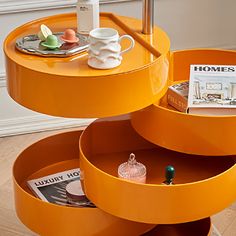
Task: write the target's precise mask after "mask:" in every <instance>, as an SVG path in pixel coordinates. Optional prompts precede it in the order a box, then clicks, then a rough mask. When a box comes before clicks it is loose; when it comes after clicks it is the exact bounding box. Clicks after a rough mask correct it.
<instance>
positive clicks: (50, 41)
mask: <svg viewBox="0 0 236 236" xmlns="http://www.w3.org/2000/svg"><path fill="white" fill-rule="evenodd" d="M41 45H43V46H44V47H47V48H50V49H54V48H59V47H60V46H61V44H60V43H59V42H58V39H57V36H55V35H53V34H52V35H48V37H47V38H46V41H45V42H42V43H41Z"/></svg>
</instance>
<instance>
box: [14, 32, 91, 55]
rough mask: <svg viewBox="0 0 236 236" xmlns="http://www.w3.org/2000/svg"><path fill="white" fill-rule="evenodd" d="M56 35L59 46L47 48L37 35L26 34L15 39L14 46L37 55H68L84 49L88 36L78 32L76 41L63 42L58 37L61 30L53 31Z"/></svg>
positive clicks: (86, 46) (61, 33)
mask: <svg viewBox="0 0 236 236" xmlns="http://www.w3.org/2000/svg"><path fill="white" fill-rule="evenodd" d="M54 35H55V36H57V38H58V41H59V42H60V43H62V45H61V47H60V48H56V49H48V48H46V47H44V46H42V45H41V42H42V41H41V40H40V39H39V37H38V35H36V34H32V35H27V36H24V37H22V38H18V39H17V40H16V48H17V49H18V50H20V51H21V52H24V53H27V54H33V55H38V56H42V57H69V56H72V55H75V54H77V53H81V52H84V51H86V49H87V48H88V44H89V43H88V37H87V36H84V35H80V34H78V33H77V34H76V36H77V37H79V42H78V43H65V42H63V41H62V40H61V39H60V36H61V35H63V32H58V33H54Z"/></svg>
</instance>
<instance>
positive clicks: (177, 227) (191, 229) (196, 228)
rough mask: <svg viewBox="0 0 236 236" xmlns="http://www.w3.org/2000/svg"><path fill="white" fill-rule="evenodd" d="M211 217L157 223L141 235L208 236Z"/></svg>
mask: <svg viewBox="0 0 236 236" xmlns="http://www.w3.org/2000/svg"><path fill="white" fill-rule="evenodd" d="M210 235H211V219H210V218H206V219H202V220H198V221H193V222H189V223H182V224H174V225H157V226H156V227H155V228H154V229H152V230H151V231H150V232H148V233H145V234H143V235H142V236H210Z"/></svg>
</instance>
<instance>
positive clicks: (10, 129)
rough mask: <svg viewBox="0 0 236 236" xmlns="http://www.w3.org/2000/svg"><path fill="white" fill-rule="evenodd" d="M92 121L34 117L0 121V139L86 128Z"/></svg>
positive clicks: (42, 116)
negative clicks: (49, 131) (80, 127)
mask: <svg viewBox="0 0 236 236" xmlns="http://www.w3.org/2000/svg"><path fill="white" fill-rule="evenodd" d="M93 120H94V119H64V118H58V117H48V116H44V115H34V116H25V117H17V118H12V119H6V120H0V137H5V136H12V135H19V134H26V133H33V132H39V131H47V130H56V129H62V128H72V127H79V126H87V125H88V124H90V123H91V122H92V121H93Z"/></svg>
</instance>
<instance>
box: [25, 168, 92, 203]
mask: <svg viewBox="0 0 236 236" xmlns="http://www.w3.org/2000/svg"><path fill="white" fill-rule="evenodd" d="M78 180H80V169H79V168H76V169H70V170H67V171H63V172H59V173H55V174H52V175H47V176H44V177H41V178H38V179H32V180H29V181H27V184H28V187H29V188H30V189H31V191H32V192H33V193H34V194H35V196H36V197H38V198H40V199H42V200H43V201H46V202H50V203H55V204H58V205H63V206H76V207H95V205H94V204H93V203H92V202H91V201H89V199H88V198H87V197H86V196H85V194H84V193H83V190H82V187H81V184H80V181H78ZM72 182H76V183H77V186H76V187H77V188H78V190H79V192H80V199H82V200H81V201H78V200H77V201H71V198H68V192H67V191H66V187H67V186H68V185H69V184H71V183H72ZM81 193H82V195H83V198H81V196H82V195H81ZM69 196H70V194H69Z"/></svg>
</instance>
